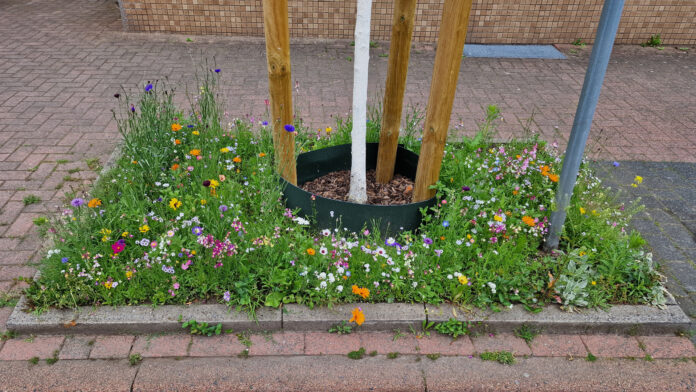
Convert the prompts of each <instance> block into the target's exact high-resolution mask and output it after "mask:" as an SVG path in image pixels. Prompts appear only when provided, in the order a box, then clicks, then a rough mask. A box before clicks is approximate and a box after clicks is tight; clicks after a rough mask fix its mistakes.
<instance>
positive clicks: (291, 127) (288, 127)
mask: <svg viewBox="0 0 696 392" xmlns="http://www.w3.org/2000/svg"><path fill="white" fill-rule="evenodd" d="M285 130H286V131H288V132H295V127H294V126H292V125H290V124H288V125H286V126H285Z"/></svg>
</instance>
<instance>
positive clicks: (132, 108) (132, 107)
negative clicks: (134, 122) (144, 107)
mask: <svg viewBox="0 0 696 392" xmlns="http://www.w3.org/2000/svg"><path fill="white" fill-rule="evenodd" d="M131 113H135V106H133V104H131Z"/></svg>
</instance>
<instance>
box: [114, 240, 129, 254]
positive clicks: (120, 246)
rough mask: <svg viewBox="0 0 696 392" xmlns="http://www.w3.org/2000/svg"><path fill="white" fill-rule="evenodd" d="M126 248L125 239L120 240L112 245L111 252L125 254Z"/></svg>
mask: <svg viewBox="0 0 696 392" xmlns="http://www.w3.org/2000/svg"><path fill="white" fill-rule="evenodd" d="M125 248H126V241H124V240H123V239H120V240H118V241H116V243H114V244H112V245H111V250H112V251H113V252H114V254H119V253H121V252H123V249H125Z"/></svg>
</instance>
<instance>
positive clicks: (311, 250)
mask: <svg viewBox="0 0 696 392" xmlns="http://www.w3.org/2000/svg"><path fill="white" fill-rule="evenodd" d="M307 254H308V255H310V256H314V255H315V254H317V251H315V250H314V249H312V248H307Z"/></svg>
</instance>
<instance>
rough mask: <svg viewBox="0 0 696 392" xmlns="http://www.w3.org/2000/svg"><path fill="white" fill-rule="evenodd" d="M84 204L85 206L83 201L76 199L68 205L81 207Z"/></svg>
mask: <svg viewBox="0 0 696 392" xmlns="http://www.w3.org/2000/svg"><path fill="white" fill-rule="evenodd" d="M84 204H85V199H83V198H81V197H76V198H74V199H72V201H71V202H70V205H72V206H73V207H82V206H83V205H84Z"/></svg>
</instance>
